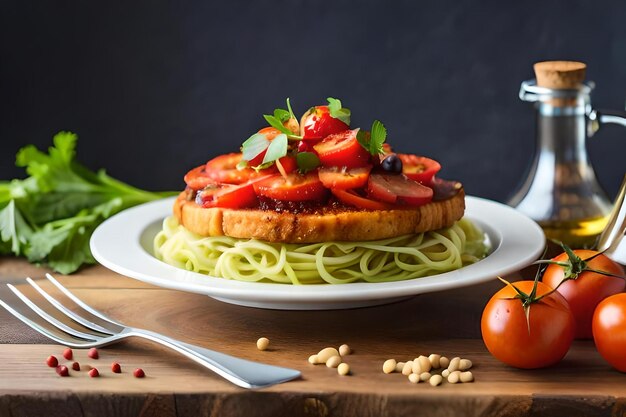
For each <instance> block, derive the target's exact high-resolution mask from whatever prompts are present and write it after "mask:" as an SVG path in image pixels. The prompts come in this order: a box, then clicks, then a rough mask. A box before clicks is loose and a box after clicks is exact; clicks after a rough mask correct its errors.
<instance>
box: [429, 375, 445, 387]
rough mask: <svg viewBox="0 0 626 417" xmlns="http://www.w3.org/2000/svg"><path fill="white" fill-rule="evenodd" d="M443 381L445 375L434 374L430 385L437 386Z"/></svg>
mask: <svg viewBox="0 0 626 417" xmlns="http://www.w3.org/2000/svg"><path fill="white" fill-rule="evenodd" d="M442 381H443V377H442V376H441V375H433V376H432V377H431V378H430V379H429V380H428V382H429V383H430V385H432V386H433V387H436V386H437V385H441V382H442Z"/></svg>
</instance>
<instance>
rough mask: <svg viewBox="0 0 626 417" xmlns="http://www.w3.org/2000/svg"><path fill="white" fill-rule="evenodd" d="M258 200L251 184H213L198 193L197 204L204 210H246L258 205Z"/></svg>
mask: <svg viewBox="0 0 626 417" xmlns="http://www.w3.org/2000/svg"><path fill="white" fill-rule="evenodd" d="M256 202H257V198H256V194H255V193H254V187H253V186H252V184H251V183H245V184H240V185H235V184H212V185H209V186H208V187H207V188H205V189H204V190H202V191H200V192H198V195H197V196H196V203H198V204H199V205H201V206H202V207H204V208H208V207H224V208H245V207H252V206H254V205H256Z"/></svg>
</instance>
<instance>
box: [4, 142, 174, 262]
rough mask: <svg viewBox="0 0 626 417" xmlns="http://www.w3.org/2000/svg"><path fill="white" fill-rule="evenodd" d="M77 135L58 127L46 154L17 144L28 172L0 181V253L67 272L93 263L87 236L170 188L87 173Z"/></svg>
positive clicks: (18, 157)
mask: <svg viewBox="0 0 626 417" xmlns="http://www.w3.org/2000/svg"><path fill="white" fill-rule="evenodd" d="M76 141H77V136H76V135H75V134H73V133H70V132H60V133H58V134H57V135H55V136H54V139H53V143H54V146H52V147H50V149H49V151H48V153H47V154H46V153H44V152H41V151H39V150H38V149H37V148H35V147H34V146H32V145H29V146H26V147H24V148H22V149H21V150H20V151H19V152H18V154H17V158H16V164H17V165H18V166H20V167H25V168H26V172H27V173H28V174H29V175H30V176H29V177H28V178H26V179H24V180H13V181H10V182H6V181H5V182H0V254H6V255H8V254H14V255H18V256H20V255H25V256H26V257H27V258H28V260H29V261H30V262H34V263H47V264H48V265H49V266H50V267H51V268H53V269H54V270H56V271H58V272H60V273H63V274H69V273H72V272H74V271H76V270H77V269H78V268H79V267H80V266H81V265H82V264H85V263H86V264H91V263H95V260H94V258H93V256H92V255H91V251H90V250H89V238H90V237H91V234H92V232H93V231H94V230H95V228H96V227H97V226H98V225H99V224H100V223H102V221H104V220H105V219H106V218H108V217H110V216H112V215H113V214H115V213H117V212H119V211H121V210H124V209H125V208H128V207H132V206H135V205H137V204H141V203H145V202H148V201H152V200H156V199H159V198H162V197H165V196H170V195H174V194H176V193H175V192H164V193H153V192H149V191H143V190H140V189H138V188H135V187H132V186H130V185H128V184H125V183H123V182H121V181H118V180H116V179H114V178H111V177H110V176H108V175H107V174H106V173H105V172H104V171H103V170H101V171H98V172H92V171H90V170H88V169H87V168H86V167H84V166H83V165H80V164H79V163H78V162H77V161H76V160H75V156H76Z"/></svg>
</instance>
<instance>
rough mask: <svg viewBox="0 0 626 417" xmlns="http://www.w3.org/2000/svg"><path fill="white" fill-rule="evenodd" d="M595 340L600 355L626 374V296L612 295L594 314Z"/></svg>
mask: <svg viewBox="0 0 626 417" xmlns="http://www.w3.org/2000/svg"><path fill="white" fill-rule="evenodd" d="M593 340H594V341H595V343H596V348H597V349H598V352H600V355H602V357H603V358H604V359H606V361H607V362H608V363H610V364H611V365H613V367H615V369H617V370H618V371H620V372H626V354H624V353H625V352H626V294H625V293H622V294H615V295H612V296H610V297H608V298H606V299H604V300H603V301H601V302H600V304H598V307H596V311H595V313H594V314H593Z"/></svg>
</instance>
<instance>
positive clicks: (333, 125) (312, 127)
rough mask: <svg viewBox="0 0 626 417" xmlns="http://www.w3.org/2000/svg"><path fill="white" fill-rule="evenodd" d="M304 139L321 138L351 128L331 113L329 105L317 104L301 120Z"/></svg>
mask: <svg viewBox="0 0 626 417" xmlns="http://www.w3.org/2000/svg"><path fill="white" fill-rule="evenodd" d="M300 126H301V130H302V138H303V140H305V141H306V140H320V139H324V138H325V137H326V136H328V135H332V134H334V133H338V132H342V131H344V130H347V129H349V128H350V126H348V125H347V124H345V123H344V122H342V121H341V120H339V119H335V118H334V117H332V116H331V115H330V111H329V110H328V106H315V107H313V108H312V109H310V110H309V111H307V112H306V113H305V114H304V115H303V116H302V120H301V121H300Z"/></svg>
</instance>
